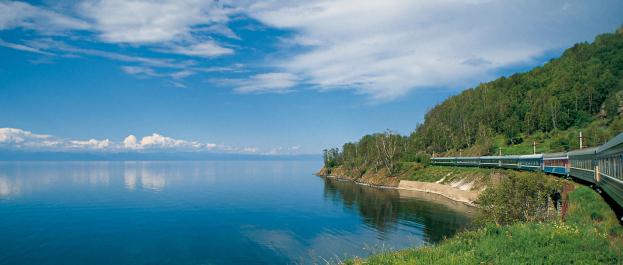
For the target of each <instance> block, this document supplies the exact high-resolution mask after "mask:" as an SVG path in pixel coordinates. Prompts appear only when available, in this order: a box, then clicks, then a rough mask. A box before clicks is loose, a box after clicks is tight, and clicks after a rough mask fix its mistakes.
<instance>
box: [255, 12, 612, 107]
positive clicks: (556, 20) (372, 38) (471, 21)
mask: <svg viewBox="0 0 623 265" xmlns="http://www.w3.org/2000/svg"><path fill="white" fill-rule="evenodd" d="M601 2H602V3H600V4H598V3H595V2H583V1H547V2H543V1H456V0H442V1H411V0H396V1H374V0H370V1H363V0H337V1H269V2H258V3H255V4H252V5H251V6H250V7H249V8H248V10H247V12H249V13H250V14H251V16H252V17H255V18H257V19H258V20H260V21H262V22H263V23H265V24H267V25H269V26H272V27H277V28H282V29H289V30H293V31H295V32H296V34H295V35H294V37H292V38H291V39H289V40H287V41H286V42H288V43H290V44H291V43H295V44H296V43H298V45H301V46H306V49H304V51H303V52H297V53H295V54H294V55H292V56H286V57H283V59H278V60H276V61H275V65H276V66H277V67H278V68H279V69H282V70H283V71H285V72H288V73H291V74H295V75H297V76H300V77H301V78H302V80H304V81H305V82H308V83H310V84H312V85H313V86H316V87H318V88H319V89H321V90H329V89H354V90H356V91H357V92H359V93H362V94H366V95H369V97H371V98H372V99H375V100H389V99H394V98H397V97H399V96H401V95H404V94H405V93H407V92H409V91H411V90H413V89H418V88H429V87H439V86H459V87H461V88H464V87H465V86H466V85H467V84H470V83H472V84H473V83H475V81H482V80H486V79H487V78H490V77H492V75H494V74H495V72H496V71H497V70H499V69H500V68H503V67H508V66H512V65H516V64H522V63H528V62H530V63H534V62H533V60H534V59H535V58H537V57H539V56H541V55H543V54H544V53H545V52H547V51H550V50H553V49H561V48H564V47H568V46H569V45H571V44H572V43H574V42H577V41H583V40H587V39H591V38H592V37H593V36H594V34H596V33H598V32H604V31H612V30H613V29H612V28H607V27H606V26H608V27H612V25H615V26H616V23H620V16H617V15H616V14H617V12H616V11H613V10H610V9H611V8H612V7H613V6H618V7H619V11H618V13H620V10H621V9H620V8H621V4H620V3H618V4H617V3H616V2H613V1H601ZM605 2H609V4H605ZM609 8H610V9H609ZM597 17H598V18H599V21H600V22H596V21H595V18H597ZM604 22H605V23H604ZM470 62H481V63H476V64H474V63H470Z"/></svg>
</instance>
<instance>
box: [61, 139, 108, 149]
mask: <svg viewBox="0 0 623 265" xmlns="http://www.w3.org/2000/svg"><path fill="white" fill-rule="evenodd" d="M69 143H70V146H69V147H71V148H77V149H105V148H107V147H109V146H111V144H112V143H111V142H110V140H108V139H105V140H95V139H90V140H88V141H80V140H71V141H69Z"/></svg>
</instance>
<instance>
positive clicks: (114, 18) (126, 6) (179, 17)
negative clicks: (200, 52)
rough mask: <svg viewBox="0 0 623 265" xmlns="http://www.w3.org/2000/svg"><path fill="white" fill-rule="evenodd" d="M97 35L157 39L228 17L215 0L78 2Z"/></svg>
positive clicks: (185, 33) (170, 37)
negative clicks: (98, 33) (97, 32)
mask: <svg viewBox="0 0 623 265" xmlns="http://www.w3.org/2000/svg"><path fill="white" fill-rule="evenodd" d="M79 9H80V11H81V13H82V14H83V16H85V17H87V18H89V19H91V20H93V23H94V27H95V28H96V30H97V31H99V32H100V38H101V39H102V40H104V41H107V42H114V43H161V42H171V41H178V40H180V39H189V38H192V31H193V27H194V26H196V25H212V24H218V23H225V22H227V21H228V19H229V18H228V12H229V11H228V10H227V9H226V8H224V7H223V6H222V5H221V4H220V3H219V1H199V0H174V1H173V0H170V1H149V0H135V1H126V0H99V1H85V2H83V3H82V4H81V5H80V8H79Z"/></svg>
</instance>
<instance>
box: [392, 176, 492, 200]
mask: <svg viewBox="0 0 623 265" xmlns="http://www.w3.org/2000/svg"><path fill="white" fill-rule="evenodd" d="M397 189H399V190H409V191H421V192H427V193H434V194H439V195H441V196H444V197H446V198H448V199H451V200H453V201H457V202H462V203H465V204H467V205H469V206H476V205H475V204H474V202H475V201H476V199H478V195H480V192H478V191H470V190H461V189H457V188H454V187H451V186H447V185H443V184H438V183H431V182H420V181H410V180H401V181H400V183H399V184H398V188H397Z"/></svg>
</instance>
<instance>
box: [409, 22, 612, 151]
mask: <svg viewBox="0 0 623 265" xmlns="http://www.w3.org/2000/svg"><path fill="white" fill-rule="evenodd" d="M621 90H623V29H619V30H618V32H617V33H612V34H603V35H600V36H598V37H597V38H595V41H594V42H593V43H590V44H588V43H579V44H576V45H575V46H573V47H571V48H569V49H567V50H566V51H565V52H564V53H563V55H562V56H561V57H560V58H558V59H554V60H551V61H550V62H548V63H546V64H545V65H544V66H542V67H537V68H534V69H532V70H531V71H529V72H527V73H521V74H515V75H512V76H510V77H508V78H506V77H502V78H499V79H497V80H495V81H492V82H488V83H484V84H481V85H479V86H477V87H476V88H472V89H468V90H465V91H463V92H462V93H461V94H459V95H457V96H453V97H451V98H449V99H447V100H446V101H444V102H443V103H441V104H439V105H437V106H436V107H435V108H433V109H432V110H431V111H430V112H428V113H427V114H426V117H425V121H424V123H423V124H422V125H420V126H418V128H417V130H416V132H415V134H414V135H413V137H414V138H417V139H414V140H417V147H418V148H419V149H422V150H427V151H429V152H432V151H436V152H445V151H448V150H453V149H469V148H470V147H473V146H474V145H478V146H479V147H480V148H478V149H479V151H481V152H482V153H487V152H488V151H489V149H490V147H491V145H494V144H499V143H494V142H492V140H493V139H494V138H495V136H496V135H501V136H503V137H504V139H505V140H506V142H507V144H519V143H521V142H522V141H523V140H524V138H525V137H526V136H529V135H533V134H540V133H550V132H555V133H554V134H553V135H551V136H553V137H560V135H557V134H558V133H556V132H558V131H564V130H568V129H570V128H578V129H580V128H586V129H588V131H586V132H585V135H586V136H587V137H586V140H587V144H589V145H596V144H600V143H602V142H603V141H604V140H605V139H606V138H608V137H609V136H610V135H609V134H610V133H609V132H607V131H601V130H599V128H597V127H603V126H607V125H612V124H611V123H612V122H613V121H614V120H617V119H618V118H619V114H620V107H621V99H622V92H621ZM596 120H602V121H603V122H600V123H599V124H591V123H593V122H594V121H596ZM604 122H605V123H604ZM591 125H592V126H591ZM616 126H618V127H617V129H618V130H619V131H621V130H620V129H621V125H620V124H618V123H617V124H616ZM589 127H590V128H589ZM540 138H542V137H540ZM536 140H543V139H536ZM570 142H572V143H575V142H576V141H575V140H573V141H570ZM531 144H532V142H530V145H531ZM569 144H570V145H571V143H569ZM578 145H579V143H578ZM572 147H574V146H569V145H565V144H564V143H563V144H562V145H560V146H551V149H567V148H572ZM557 151H558V150H557Z"/></svg>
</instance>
